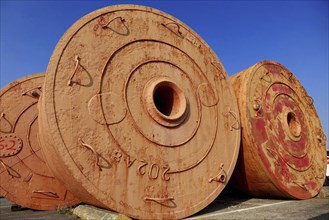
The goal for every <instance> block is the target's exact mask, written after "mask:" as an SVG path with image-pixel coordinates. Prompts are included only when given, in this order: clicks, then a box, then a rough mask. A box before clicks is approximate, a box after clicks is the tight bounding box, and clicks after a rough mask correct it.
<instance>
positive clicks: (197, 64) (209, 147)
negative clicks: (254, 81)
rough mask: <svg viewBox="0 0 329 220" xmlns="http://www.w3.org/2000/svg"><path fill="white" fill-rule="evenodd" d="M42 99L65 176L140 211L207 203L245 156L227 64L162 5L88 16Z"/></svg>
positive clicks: (63, 51)
mask: <svg viewBox="0 0 329 220" xmlns="http://www.w3.org/2000/svg"><path fill="white" fill-rule="evenodd" d="M42 103H43V104H42V108H41V115H42V117H43V119H42V121H43V123H42V130H43V132H44V133H45V134H48V135H49V137H48V140H51V142H52V146H50V145H49V149H50V150H49V151H48V155H47V157H48V159H49V160H53V161H58V163H57V162H56V163H53V164H52V169H53V170H54V171H55V172H56V173H57V175H58V177H59V178H63V180H64V181H65V182H66V183H67V187H69V189H72V190H76V191H79V192H82V191H84V193H88V195H84V196H83V195H82V196H83V200H84V201H85V202H88V203H97V205H101V206H105V207H107V208H110V209H113V210H116V211H118V212H122V213H125V214H127V215H129V216H132V217H135V218H142V219H159V218H166V219H168V218H183V217H185V216H188V215H191V214H193V213H195V212H197V211H199V210H201V209H202V208H203V207H205V206H207V205H208V204H209V203H210V202H211V201H212V200H213V199H215V198H216V197H217V195H218V194H219V193H220V192H221V191H222V190H223V188H224V187H225V185H226V183H227V181H228V179H229V178H230V176H231V173H232V171H233V168H234V166H235V163H236V159H237V154H238V148H239V141H240V127H239V115H238V109H237V104H236V102H235V96H234V92H233V90H232V89H231V86H230V84H229V82H228V81H227V76H226V73H225V71H224V69H223V67H222V65H221V64H220V62H219V60H218V59H217V57H216V56H215V54H214V53H213V52H212V51H211V49H210V48H209V47H208V46H207V45H206V43H205V42H204V41H203V40H202V39H200V37H198V36H197V35H196V34H195V33H194V32H193V31H192V30H191V29H189V28H188V27H187V26H186V25H184V24H183V23H181V22H180V21H178V20H176V19H175V18H173V17H171V16H169V15H167V14H165V13H163V12H160V11H158V10H155V9H151V8H147V7H142V6H133V5H123V6H113V7H107V8H103V9H100V10H98V11H95V12H92V13H91V14H88V15H87V16H85V17H83V18H81V19H80V20H78V21H77V22H76V23H75V24H74V25H73V26H72V27H71V28H70V29H69V30H68V31H67V32H66V33H65V35H64V36H63V37H62V39H61V40H60V41H59V43H58V45H57V47H56V49H55V51H54V53H53V56H52V58H51V60H50V63H49V66H48V71H47V76H46V80H45V90H44V93H43V101H42ZM50 137H51V138H50ZM50 152H53V153H54V154H56V155H57V159H53V155H52V154H51V153H50ZM51 158H52V159H51ZM50 163H51V162H50ZM58 164H59V165H58ZM63 173H65V174H63ZM71 173H72V175H70V174H71ZM64 176H65V178H64ZM66 178H67V179H66ZM72 182H74V184H71V183H72ZM84 193H81V194H84Z"/></svg>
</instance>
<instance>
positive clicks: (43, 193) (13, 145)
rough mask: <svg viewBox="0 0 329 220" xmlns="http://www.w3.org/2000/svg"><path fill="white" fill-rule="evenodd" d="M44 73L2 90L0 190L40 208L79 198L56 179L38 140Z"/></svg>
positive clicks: (17, 200) (0, 99) (50, 208)
mask: <svg viewBox="0 0 329 220" xmlns="http://www.w3.org/2000/svg"><path fill="white" fill-rule="evenodd" d="M43 81H44V73H40V74H33V75H29V76H27V77H24V78H22V79H19V80H17V81H15V82H13V83H11V84H9V85H7V86H6V87H4V88H3V89H1V91H0V113H1V116H0V117H1V118H0V179H1V181H0V194H1V195H3V196H4V197H6V198H7V199H8V200H10V201H12V202H14V203H16V204H18V205H21V206H23V207H28V208H32V209H37V210H55V209H57V208H59V207H64V206H70V205H75V204H77V203H78V202H79V200H77V199H76V198H75V197H74V196H73V195H72V194H71V193H70V192H68V191H67V189H66V188H65V187H64V185H63V184H62V183H61V182H60V181H58V180H57V179H55V177H54V176H53V174H52V173H51V171H50V170H49V168H48V167H47V164H46V163H45V161H44V159H43V155H42V150H41V145H40V144H39V142H38V134H39V132H38V120H37V119H38V109H37V104H38V99H39V96H40V95H41V93H42V84H43Z"/></svg>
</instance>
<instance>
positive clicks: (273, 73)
mask: <svg viewBox="0 0 329 220" xmlns="http://www.w3.org/2000/svg"><path fill="white" fill-rule="evenodd" d="M231 81H232V84H233V86H234V89H235V92H236V95H237V98H238V103H239V109H240V115H241V124H242V127H243V129H242V146H241V149H240V156H239V160H238V163H237V167H236V170H235V172H234V176H233V178H232V182H233V184H234V185H236V186H237V187H238V188H239V189H240V190H243V191H245V192H247V193H249V194H251V195H255V196H261V197H269V196H271V197H286V198H297V199H307V198H312V197H314V196H316V195H317V194H318V193H319V191H320V189H321V188H322V185H323V182H324V180H325V172H326V146H325V135H324V133H323V130H322V127H321V123H320V120H319V118H318V115H317V113H316V110H315V108H314V106H313V100H312V99H311V98H310V96H308V94H307V93H306V91H305V89H304V88H303V86H302V85H301V84H300V82H299V81H298V80H297V79H296V77H295V76H294V75H293V74H292V73H291V72H290V71H289V70H288V69H287V68H285V67H284V66H282V65H281V64H279V63H276V62H273V61H263V62H260V63H257V64H255V65H254V66H252V67H250V68H248V69H246V70H244V71H242V72H240V73H238V74H236V75H234V76H233V77H232V78H231Z"/></svg>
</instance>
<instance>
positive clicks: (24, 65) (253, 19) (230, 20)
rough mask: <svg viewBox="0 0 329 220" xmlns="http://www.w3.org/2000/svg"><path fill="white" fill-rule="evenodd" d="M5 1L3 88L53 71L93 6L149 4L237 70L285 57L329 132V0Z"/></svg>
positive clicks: (231, 69) (0, 76)
mask: <svg viewBox="0 0 329 220" xmlns="http://www.w3.org/2000/svg"><path fill="white" fill-rule="evenodd" d="M0 1H1V34H0V36H1V54H0V56H1V59H0V61H1V62H0V65H1V74H0V86H1V88H2V87H3V86H5V85H7V84H8V83H10V82H12V81H14V80H16V79H18V78H20V77H23V76H26V75H28V74H31V73H37V72H44V71H46V69H47V65H48V61H49V58H50V56H51V54H52V52H53V50H54V48H55V46H56V44H57V42H58V40H59V39H60V38H61V36H62V35H63V34H64V32H65V31H66V30H67V29H68V28H69V27H70V26H71V25H72V24H73V23H74V22H75V21H76V20H78V19H79V18H81V17H82V16H84V15H86V14H87V13H89V12H92V11H94V10H96V9H99V8H102V7H105V6H109V5H114V4H123V3H132V4H139V5H146V6H150V7H153V8H157V9H159V10H162V11H164V12H166V13H168V14H171V15H173V16H174V17H176V18H178V19H179V20H181V21H183V22H184V23H185V24H187V25H188V26H189V27H191V28H192V29H193V30H195V31H196V32H197V33H198V34H199V35H200V36H201V37H202V38H203V39H204V40H205V41H206V42H207V43H208V44H209V45H210V46H211V48H212V49H213V50H214V51H215V53H216V54H217V56H218V57H219V59H220V60H221V62H222V64H223V65H224V67H225V69H226V71H227V73H228V75H229V76H231V75H233V74H235V73H237V72H239V71H241V70H243V69H245V68H247V67H249V66H251V65H253V64H255V63H256V62H258V61H261V60H265V59H270V60H275V61H278V62H280V63H282V64H283V65H285V66H286V67H287V68H288V69H290V71H291V72H292V73H294V75H295V76H296V77H297V78H298V79H299V80H300V82H301V83H302V85H303V86H304V87H305V88H306V90H307V92H308V93H309V95H310V96H312V97H313V99H314V103H315V107H316V109H317V112H318V114H319V117H320V119H321V123H322V126H323V127H324V130H325V133H326V136H327V137H328V139H329V135H328V102H329V101H328V100H329V98H328V84H329V80H328V74H329V70H328V59H329V58H328V51H329V48H328V41H329V34H328V29H329V27H328V20H329V18H328V17H329V16H328V8H329V4H328V2H329V1H328V0H325V1H320V0H299V1H289V0H287V1H284V0H281V1H274V0H273V1H251V0H249V1H248V0H245V1H221V0H219V1H214V0H213V1H201V0H199V1H177V0H176V1H170V0H164V1H137V0H135V1H124V0H123V1H102V0H89V1H87V0H72V1H64V0H62V1H61V0H53V1H46V0H44V1H42V0H39V1H30V0H21V1H18V0H8V1H4V0H0ZM327 147H328V141H327Z"/></svg>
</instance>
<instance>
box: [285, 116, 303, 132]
mask: <svg viewBox="0 0 329 220" xmlns="http://www.w3.org/2000/svg"><path fill="white" fill-rule="evenodd" d="M287 123H288V126H289V130H290V132H291V134H292V135H293V136H295V137H299V136H300V133H301V130H302V129H301V126H300V123H299V121H298V119H297V117H296V115H295V114H294V113H293V112H289V113H288V114H287Z"/></svg>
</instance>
